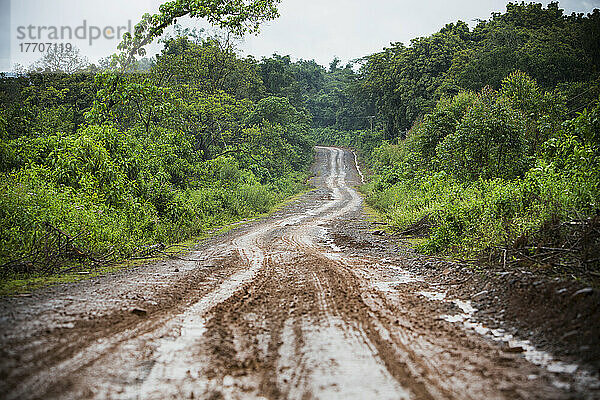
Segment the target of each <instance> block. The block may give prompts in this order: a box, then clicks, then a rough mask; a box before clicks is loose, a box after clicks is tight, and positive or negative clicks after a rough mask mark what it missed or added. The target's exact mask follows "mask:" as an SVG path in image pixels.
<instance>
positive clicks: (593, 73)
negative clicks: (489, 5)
mask: <svg viewBox="0 0 600 400" xmlns="http://www.w3.org/2000/svg"><path fill="white" fill-rule="evenodd" d="M598 26H600V10H595V11H594V12H593V13H591V14H588V15H586V16H584V15H582V14H572V15H568V16H567V15H564V13H563V10H561V9H559V7H558V3H550V4H548V5H547V7H546V8H544V7H543V6H542V4H539V3H519V4H517V3H509V4H508V5H507V6H506V12H505V13H494V14H492V17H491V18H490V19H489V20H487V21H480V22H479V23H478V24H477V26H476V27H475V28H473V29H472V30H471V29H469V27H468V26H467V25H466V24H465V23H463V22H461V21H458V22H457V23H455V24H448V25H446V26H445V27H444V28H442V29H441V30H440V31H439V32H436V33H434V34H432V35H430V36H428V37H422V38H417V39H414V40H412V41H411V43H410V45H409V46H405V45H403V44H402V43H393V44H392V46H391V47H389V48H386V49H384V50H383V51H382V52H379V53H376V54H373V55H370V56H367V57H365V59H364V60H365V62H364V64H363V66H362V68H361V70H360V78H361V79H360V80H359V83H358V86H359V87H360V90H359V92H360V93H361V99H362V100H361V101H362V103H363V107H364V108H370V109H373V110H374V111H376V112H374V113H373V114H376V115H377V125H378V127H379V128H380V129H381V130H383V131H384V133H385V137H386V139H388V140H393V139H395V138H398V137H400V138H404V132H405V130H407V129H408V128H410V126H411V125H412V124H413V123H414V121H415V120H418V119H419V118H421V117H423V116H424V115H426V114H428V113H430V112H431V111H432V110H433V109H434V106H435V105H436V103H437V102H438V101H439V100H440V99H442V98H443V97H452V96H454V95H456V94H457V93H458V92H459V91H461V90H471V91H475V92H476V91H480V90H481V89H482V88H484V87H485V86H490V87H492V88H493V89H499V88H500V86H501V85H503V84H504V86H506V82H504V83H503V80H504V79H505V78H506V77H507V76H508V75H509V74H511V73H512V72H514V71H523V72H524V73H526V74H527V75H528V76H530V77H531V78H532V79H533V80H535V81H536V82H538V83H539V85H540V87H541V88H543V89H545V90H552V89H554V88H557V87H558V88H568V87H569V85H567V86H565V82H580V83H583V82H585V84H581V86H580V87H579V88H578V89H579V90H578V91H577V92H574V93H572V95H571V94H568V95H567V96H568V97H567V98H568V99H569V98H573V99H578V100H582V99H581V97H582V96H584V95H585V94H586V93H585V92H587V91H588V90H589V89H590V83H591V82H593V81H595V80H597V77H598V73H599V72H600V69H599V65H600V57H599V55H600V52H599V50H598V46H599V45H598V40H596V39H594V36H593V35H594V34H595V33H597V32H598ZM596 37H597V36H596ZM514 78H515V77H512V78H508V79H514ZM521 83H523V82H521ZM594 86H597V85H596V84H594ZM522 89H525V87H522ZM529 90H530V92H529V95H534V94H535V95H541V96H542V97H544V96H545V94H544V93H543V92H542V91H541V89H540V88H534V87H530V88H529ZM534 92H537V93H534ZM592 92H593V93H592V97H591V100H593V99H594V98H595V97H597V96H598V94H600V93H599V92H598V89H597V88H595V89H593V91H592ZM546 98H547V99H549V98H548V97H546ZM552 98H553V100H556V97H552ZM586 98H587V97H586ZM538 104H539V103H538ZM546 104H547V105H550V104H548V102H546ZM582 104H583V105H587V104H589V101H588V102H587V103H580V102H579V101H577V102H574V103H573V104H567V105H568V106H570V107H571V110H570V111H581V110H582V109H583V107H582ZM523 105H524V106H527V105H526V104H523ZM513 106H515V104H513ZM578 107H581V108H578ZM536 112H537V111H536ZM538 139H539V140H538V143H535V145H539V144H540V143H541V142H542V141H543V138H538ZM535 145H534V147H535Z"/></svg>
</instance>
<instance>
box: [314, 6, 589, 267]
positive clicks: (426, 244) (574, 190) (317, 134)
mask: <svg viewBox="0 0 600 400" xmlns="http://www.w3.org/2000/svg"><path fill="white" fill-rule="evenodd" d="M599 27H600V11H598V10H596V11H594V13H592V14H589V15H569V16H566V15H564V14H563V12H562V10H560V8H559V6H558V4H557V3H551V4H549V5H548V6H547V7H546V8H544V7H543V6H542V5H541V4H535V3H531V4H525V3H521V4H508V6H507V9H506V12H504V13H497V14H493V15H492V17H491V18H490V19H489V20H487V21H481V22H479V23H478V24H477V26H476V27H474V28H473V29H470V28H469V27H468V26H467V25H466V24H464V23H462V22H460V21H459V22H457V23H453V24H448V25H447V26H445V27H444V28H443V29H441V30H440V31H439V32H437V33H435V34H433V35H431V36H428V37H423V38H418V39H415V40H413V41H412V42H411V44H410V45H409V46H404V45H403V44H401V43H397V44H393V45H392V46H391V47H390V48H386V49H384V50H383V51H382V52H380V53H377V54H373V55H370V56H367V57H365V58H364V59H363V60H362V65H361V67H360V69H359V70H358V72H357V73H356V74H355V77H354V78H352V79H349V80H348V81H347V82H348V83H347V85H346V86H345V89H344V92H345V93H348V94H353V95H354V97H353V100H352V101H354V105H353V106H352V108H353V109H354V110H356V114H355V115H357V116H360V117H361V119H362V121H361V122H357V121H360V120H355V121H350V120H349V119H346V120H344V118H343V116H341V115H340V116H339V117H338V118H336V123H333V124H330V125H329V126H326V127H316V129H314V131H313V137H314V138H315V140H316V141H317V142H318V143H324V144H338V145H344V146H350V147H354V148H356V149H359V150H360V151H361V153H362V156H363V159H364V160H365V161H366V163H367V165H368V166H369V167H370V169H371V170H372V172H373V176H372V177H371V180H370V183H369V184H367V185H366V186H365V187H363V192H364V193H365V195H366V199H367V203H368V204H369V205H370V206H372V207H373V208H374V209H375V210H377V211H378V212H380V213H381V214H382V216H383V218H384V219H385V220H386V221H387V223H388V224H389V226H390V229H392V230H393V231H396V232H400V233H402V234H404V235H405V236H407V237H414V238H420V239H419V240H417V241H415V242H417V243H419V245H418V246H417V248H418V250H420V251H423V252H425V253H428V254H439V255H450V256H453V257H458V258H461V259H474V260H478V261H479V262H480V264H481V262H483V263H490V264H500V265H504V266H506V265H516V266H521V267H533V268H545V269H549V270H552V271H554V272H558V273H562V274H574V275H575V276H585V277H587V278H589V279H597V278H598V276H599V273H600V262H599V257H600V250H599V249H600V239H599V238H600V236H599V235H600V207H599V206H598V204H599V197H600V190H599V188H600V125H599V124H600V122H599V121H600V119H599V117H600V107H599V102H598V100H599V96H600V80H599V72H600V70H599V66H600V47H599V46H600V45H599V43H598V41H597V38H598V35H599V32H598V29H599ZM369 116H374V118H373V123H374V125H375V128H374V129H371V128H370V127H369V123H370V122H371V121H370V117H369ZM357 123H359V124H361V125H360V126H352V124H357Z"/></svg>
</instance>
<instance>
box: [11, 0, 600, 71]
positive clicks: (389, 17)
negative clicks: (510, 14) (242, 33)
mask: <svg viewBox="0 0 600 400" xmlns="http://www.w3.org/2000/svg"><path fill="white" fill-rule="evenodd" d="M8 1H9V0H0V5H1V4H2V3H4V4H6V2H8ZM161 2H162V1H160V0H101V1H98V0H93V1H92V0H51V1H49V0H12V1H11V2H10V3H11V7H10V8H11V24H10V29H11V30H10V38H11V40H10V42H11V52H10V54H11V60H10V63H11V66H12V65H13V64H14V63H20V64H23V65H29V64H30V63H31V62H33V61H35V60H36V59H38V58H39V57H40V54H39V53H37V54H34V53H31V52H29V53H26V52H23V51H21V50H22V49H21V43H23V42H33V41H36V40H29V39H27V40H19V39H18V38H17V28H18V27H19V26H25V27H26V26H28V25H30V24H32V25H36V26H52V25H54V26H62V25H69V26H71V27H72V28H73V29H74V28H76V27H77V26H80V25H81V24H82V21H83V20H84V19H85V20H86V21H87V24H88V26H89V25H96V26H99V27H101V28H103V27H105V26H114V27H116V26H120V25H127V24H128V21H129V20H131V21H132V23H133V24H134V25H135V23H136V22H137V21H138V20H139V17H140V16H141V15H142V14H143V13H144V12H156V11H157V10H158V5H159V4H160V3H161ZM543 3H544V4H547V3H548V1H543ZM505 4H506V1H502V0H420V1H413V0H282V2H281V4H280V6H279V10H280V14H281V17H280V18H278V19H277V20H275V21H271V22H269V23H267V24H265V25H263V27H262V30H261V33H260V35H258V36H249V37H246V38H245V39H244V41H243V42H242V43H241V44H240V49H241V50H242V52H243V53H245V54H253V55H255V56H257V58H260V56H268V55H271V54H273V53H278V54H281V55H287V54H289V55H291V56H292V57H293V59H299V58H302V59H315V60H316V61H317V62H318V63H320V64H322V65H328V64H329V62H330V61H331V60H332V59H333V58H334V56H337V57H339V58H340V59H341V60H342V62H344V63H345V62H347V61H348V60H351V59H354V58H358V57H361V56H364V55H367V54H371V53H374V52H377V51H379V50H381V49H382V48H383V47H385V46H388V45H389V44H390V42H403V43H405V44H407V43H408V42H409V41H410V39H412V38H415V37H418V36H424V35H429V34H431V33H433V32H435V31H437V30H439V29H440V28H441V27H443V26H444V25H445V24H446V23H449V22H455V21H457V20H459V19H460V20H463V21H465V22H467V23H469V24H471V25H473V24H474V22H473V21H474V20H475V19H487V18H488V17H489V16H490V13H491V12H493V11H504V9H505ZM560 7H561V8H564V9H565V10H566V12H567V13H570V12H573V11H575V12H590V11H592V10H593V9H594V8H600V0H564V1H561V2H560ZM0 12H2V10H1V9H0ZM188 24H189V22H186V23H185V25H188ZM194 24H196V25H198V26H202V25H205V24H204V23H203V22H202V21H196V22H194ZM3 39H4V38H0V49H2V46H4V47H6V46H7V43H6V40H5V39H4V42H2V41H1V40H3ZM54 42H60V41H54ZM70 42H71V43H73V44H75V45H76V46H77V47H79V48H80V49H81V53H82V54H83V55H85V56H86V57H87V58H88V59H89V60H90V61H92V62H96V61H97V60H98V59H99V58H101V57H104V56H106V55H108V54H110V53H112V52H114V51H116V46H117V44H118V41H117V40H116V39H114V40H107V39H101V40H96V41H95V42H94V43H93V44H92V45H91V46H90V45H89V41H88V40H71V41H70ZM157 48H158V46H154V49H157ZM149 53H152V49H151V51H150V52H149ZM5 69H6V67H4V66H0V70H5Z"/></svg>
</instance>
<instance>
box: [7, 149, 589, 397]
mask: <svg viewBox="0 0 600 400" xmlns="http://www.w3.org/2000/svg"><path fill="white" fill-rule="evenodd" d="M313 168H314V171H313V172H314V174H315V177H314V178H313V182H312V183H313V184H314V185H315V187H316V189H315V190H313V191H311V192H309V193H307V194H305V195H303V196H302V197H300V198H299V199H298V200H297V201H294V202H292V203H290V204H288V205H286V206H285V207H283V208H282V209H281V210H279V211H277V212H275V213H274V214H272V215H271V216H269V217H267V218H264V219H262V220H258V221H253V222H250V223H248V224H246V225H243V226H240V227H238V228H236V229H234V230H232V231H230V232H228V233H227V234H224V235H220V236H217V237H213V238H211V239H209V240H207V241H205V242H202V243H200V244H198V246H197V248H196V249H195V250H194V251H192V252H191V253H189V254H187V255H185V256H183V257H182V259H178V260H169V261H164V262H159V263H156V264H154V265H150V266H145V267H137V268H132V269H129V270H125V271H122V272H119V273H115V274H111V275H106V276H103V277H98V278H94V279H91V280H89V281H86V282H79V283H75V284H71V285H62V286H56V287H53V288H48V289H44V290H40V291H38V292H36V293H34V294H33V296H32V297H31V298H6V299H2V300H0V343H1V350H0V398H6V399H36V398H44V399H53V398H57V399H79V398H93V399H169V398H173V399H180V398H188V399H189V398H203V399H252V398H256V399H263V398H268V399H336V398H339V399H367V398H373V399H482V398H485V399H519V398H522V399H570V398H589V399H592V398H598V397H600V385H599V384H598V379H597V372H598V371H597V364H596V363H595V362H596V361H597V360H595V359H594V356H593V354H595V353H594V351H597V347H598V343H597V338H594V335H595V334H596V333H597V330H595V329H596V328H594V326H595V325H594V324H593V323H591V324H590V323H587V322H589V321H594V319H595V318H597V316H598V311H597V309H596V310H594V309H593V307H591V306H590V304H591V305H593V304H594V299H595V297H594V296H596V295H597V294H596V293H594V292H593V291H592V292H586V293H582V294H579V295H576V296H575V297H570V298H573V299H575V300H577V302H579V301H584V302H587V303H585V305H586V307H580V309H582V310H583V309H585V310H587V311H585V312H586V313H587V314H586V313H584V314H581V312H579V313H578V314H579V317H577V315H575V316H574V318H575V317H577V318H575V319H576V320H577V319H578V320H579V321H576V322H574V324H573V325H574V326H575V328H573V327H571V328H565V329H570V331H568V332H563V331H562V330H561V329H560V328H559V327H557V324H558V322H557V321H558V319H557V318H552V321H553V322H552V323H551V324H549V325H548V326H544V325H543V324H540V323H538V322H536V321H539V320H540V319H539V318H538V317H536V316H537V315H538V314H539V310H540V307H542V306H543V304H542V305H540V304H537V303H536V302H538V303H539V301H538V300H537V299H538V297H535V296H534V297H531V302H532V304H533V305H534V306H532V307H531V309H532V310H538V311H536V312H535V313H534V312H530V313H529V314H528V313H526V312H525V311H521V313H522V314H523V315H524V316H525V317H527V315H529V321H532V322H530V323H527V322H523V323H521V325H519V319H518V318H517V316H516V315H517V314H518V311H517V309H518V307H517V306H516V305H515V306H511V304H512V303H511V301H513V300H511V299H512V297H511V293H510V290H509V289H506V288H507V287H508V288H510V285H503V284H502V283H501V281H502V280H506V279H509V278H510V277H509V278H507V276H508V275H501V276H498V275H497V274H496V275H494V278H493V279H492V278H486V276H483V275H482V276H479V275H477V274H476V273H474V272H473V271H472V270H471V269H468V268H464V267H461V266H459V265H455V264H452V263H447V262H443V261H437V260H434V259H431V258H426V257H423V256H419V255H417V254H414V253H413V252H412V251H411V250H410V248H408V247H406V246H403V245H402V244H401V240H399V239H397V238H390V237H387V236H380V235H374V234H373V233H372V230H373V229H375V228H374V227H373V226H371V224H370V223H369V222H366V221H365V218H364V215H363V211H362V199H361V197H360V196H359V195H358V193H357V192H356V190H355V189H354V188H353V187H354V186H356V185H358V184H360V183H361V180H362V179H363V178H362V175H361V174H360V171H359V170H358V169H357V166H356V158H355V155H354V154H353V153H351V152H349V151H347V150H342V149H336V148H324V147H319V148H317V160H316V163H315V166H314V167H313ZM472 275H477V276H472ZM531 279H533V278H531ZM531 279H529V278H528V279H525V280H522V282H525V283H524V284H523V285H525V286H524V287H522V288H520V289H519V290H520V291H523V292H522V293H529V292H527V290H526V287H528V286H527V285H529V284H533V283H535V282H530V281H531ZM485 285H488V286H489V287H488V288H487V289H485V287H486V286H485ZM548 285H549V284H544V286H543V287H544V288H546V289H547V290H554V291H556V290H559V289H556V288H551V289H548V288H550V286H548ZM556 285H561V283H560V282H558V283H556ZM561 288H565V287H564V285H563V286H561ZM546 289H544V290H546ZM567 289H568V290H567V291H564V292H561V293H567V292H568V294H569V295H570V296H573V294H574V293H575V292H577V290H578V288H577V287H570V286H569V287H568V288H567ZM576 289H577V290H576ZM571 292H573V293H571ZM518 293H521V292H518ZM521 296H524V295H523V294H521ZM554 299H556V297H553V300H551V301H555V302H556V304H557V305H556V306H553V308H554V309H557V307H558V311H560V307H559V306H558V304H563V303H564V302H560V298H559V300H554ZM579 299H584V300H579ZM515 304H516V303H515ZM536 304H537V305H536ZM550 304H552V303H550ZM500 307H504V308H505V309H504V311H502V310H500V309H498V308H500ZM521 308H523V307H522V306H521ZM132 311H135V312H132ZM501 311H502V312H501ZM558 311H557V312H558ZM571 312H572V313H575V311H571ZM550 314H551V313H550ZM569 315H570V314H569ZM525 317H524V318H525ZM536 318H538V319H536ZM563 322H564V319H563ZM596 322H597V321H596ZM577 324H578V325H577ZM534 325H535V326H539V327H540V329H539V331H538V332H533V331H532V330H531V327H532V326H534ZM590 326H591V327H590ZM577 327H579V328H577ZM553 329H554V331H556V332H558V333H557V335H558V334H560V335H561V338H562V337H563V335H564V334H565V333H569V332H572V331H574V330H575V329H579V330H577V331H576V332H578V333H580V335H579V336H580V337H582V338H583V339H575V338H574V336H577V335H576V334H573V333H571V334H570V336H569V335H567V337H566V338H564V341H565V342H569V343H572V344H573V343H574V345H572V346H570V345H566V346H561V345H560V344H557V343H556V342H557V341H556V340H555V339H556V338H555V336H556V335H554V336H553V335H551V334H547V332H549V331H552V330H553ZM530 332H532V333H531V334H530ZM545 333H546V336H544V335H545ZM567 339H568V340H567ZM544 341H545V342H546V345H544ZM585 346H588V347H587V349H586V348H585ZM582 347H583V349H582ZM586 350H587V351H586ZM586 354H587V355H588V356H586ZM590 354H592V355H591V356H590Z"/></svg>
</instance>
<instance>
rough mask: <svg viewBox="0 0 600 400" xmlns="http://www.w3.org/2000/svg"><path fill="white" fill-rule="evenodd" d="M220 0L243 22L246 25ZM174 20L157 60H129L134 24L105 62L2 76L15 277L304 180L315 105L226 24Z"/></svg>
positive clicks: (142, 243)
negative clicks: (194, 26) (241, 45)
mask: <svg viewBox="0 0 600 400" xmlns="http://www.w3.org/2000/svg"><path fill="white" fill-rule="evenodd" d="M184 3H185V2H184ZM259 3H260V4H259ZM186 4H187V3H186ZM267 4H271V2H258V3H256V4H253V5H252V7H254V8H252V7H251V9H249V10H246V11H248V15H247V18H249V22H250V23H253V22H254V21H255V20H256V21H258V20H260V19H268V18H270V17H271V16H272V13H271V11H272V10H271V8H270V6H267ZM172 5H173V4H172ZM241 7H242V6H241ZM249 7H250V6H249ZM262 7H266V9H265V10H263V9H262ZM186 10H187V9H184V10H180V9H179V8H177V7H175V8H173V9H171V8H168V7H167V8H162V9H161V14H160V18H162V19H160V20H161V21H169V20H170V19H171V18H176V17H177V16H180V14H181V13H182V12H185V11H186ZM187 11H188V12H190V10H187ZM200 11H201V10H200ZM238 11H239V10H238ZM191 12H192V14H193V12H194V11H193V10H192V11H191ZM215 12H222V13H225V14H223V15H225V17H223V18H225V19H224V21H225V22H224V24H225V25H226V27H227V28H229V29H230V30H231V31H233V32H237V31H238V30H239V29H242V28H239V27H240V26H242V27H245V26H246V25H243V24H244V23H245V22H244V21H243V20H240V21H237V20H235V21H233V22H232V21H231V20H228V19H227V18H226V14H227V13H230V12H232V11H231V10H229V9H228V8H225V9H224V10H217V11H215ZM192 16H194V15H192ZM155 17H156V16H155ZM236 18H238V17H236ZM239 18H241V16H239ZM142 24H143V26H145V27H146V28H147V29H148V30H150V31H151V29H150V27H151V26H153V24H156V21H155V20H154V19H153V18H152V17H150V16H146V17H144V21H143V22H142ZM158 25H159V26H162V24H158ZM238 28H239V29H238ZM244 29H245V28H244ZM175 32H176V33H175V35H171V36H169V37H167V38H166V39H164V40H163V50H162V51H161V53H160V54H159V55H158V56H157V57H156V59H153V60H151V62H145V63H143V64H141V63H139V62H138V63H129V64H128V61H127V60H128V57H129V56H130V55H131V54H135V53H137V54H143V51H142V50H140V49H141V47H140V45H141V44H143V43H144V40H145V39H144V36H143V35H136V36H135V37H129V38H127V37H126V38H125V41H124V43H125V46H124V47H123V50H124V51H123V53H122V54H121V55H119V56H115V57H113V58H112V59H107V61H106V63H105V65H104V67H103V68H100V69H99V68H97V67H90V66H89V65H86V66H83V65H82V70H80V71H79V72H74V73H71V74H66V73H62V72H60V71H59V72H56V71H54V68H53V66H54V64H51V63H48V62H47V63H44V60H42V62H41V63H36V65H35V70H33V71H30V72H28V73H23V74H20V75H18V76H16V77H2V78H1V79H0V103H1V104H2V107H1V109H0V139H1V141H0V173H1V174H2V179H1V181H0V265H1V266H2V267H1V268H0V275H1V277H2V280H3V281H5V283H6V282H7V281H10V280H15V279H23V278H28V277H29V278H33V277H37V276H40V275H42V276H43V275H49V274H55V273H65V272H67V271H73V270H75V271H77V270H78V269H80V268H83V267H89V266H96V267H100V266H106V265H107V264H110V263H113V262H118V261H119V260H123V259H125V258H128V257H132V256H136V257H140V256H141V257H143V256H147V255H150V254H155V253H154V252H155V251H161V250H164V248H165V246H167V245H169V244H171V243H174V242H180V241H183V240H186V239H188V238H190V237H194V236H197V235H200V234H201V233H203V232H206V231H207V230H210V229H212V228H214V227H216V226H221V225H224V224H227V223H231V222H234V221H238V220H241V219H244V218H248V217H251V216H255V215H258V214H261V213H265V212H267V211H269V210H271V209H272V208H273V207H274V206H275V205H276V204H278V203H280V202H281V201H282V200H284V199H285V198H286V197H289V196H290V195H292V194H295V193H297V192H299V191H301V190H303V188H304V187H305V185H304V184H305V181H306V179H307V177H308V176H307V171H308V166H309V165H310V163H311V161H312V157H313V155H312V151H313V150H312V147H313V142H312V140H311V139H310V138H309V135H308V134H309V128H310V116H309V115H308V114H307V113H305V112H303V111H301V110H297V109H296V108H295V107H294V106H293V105H292V104H291V103H290V102H289V100H288V99H286V98H284V97H278V96H274V95H273V94H272V93H270V92H269V91H268V90H267V88H266V87H265V85H264V84H263V81H262V78H261V70H260V67H259V65H258V63H257V62H256V61H255V60H253V59H251V58H241V57H239V56H238V55H237V54H236V52H235V50H234V48H233V47H232V46H231V45H230V44H229V42H228V38H227V37H219V36H218V35H207V34H206V33H205V32H203V31H195V30H183V29H176V31H175ZM156 33H157V32H156V31H152V32H151V33H150V34H151V35H154V34H156ZM58 56H59V57H60V55H58ZM59 61H60V60H59ZM140 65H143V67H144V68H143V69H140ZM53 71H54V72H53ZM36 279H37V278H36Z"/></svg>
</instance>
